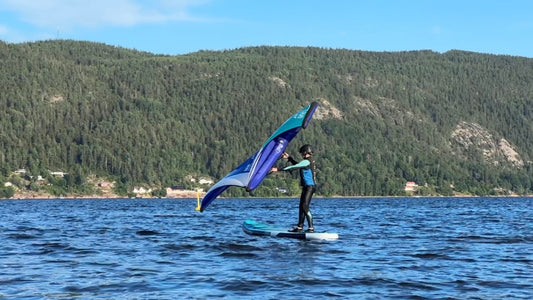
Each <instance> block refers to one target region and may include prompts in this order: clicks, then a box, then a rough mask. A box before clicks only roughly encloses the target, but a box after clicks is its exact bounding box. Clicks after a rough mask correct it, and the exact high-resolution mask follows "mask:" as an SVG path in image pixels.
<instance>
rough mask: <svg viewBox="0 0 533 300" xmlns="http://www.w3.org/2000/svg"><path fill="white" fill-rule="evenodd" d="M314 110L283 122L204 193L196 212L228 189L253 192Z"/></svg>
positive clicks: (314, 108) (300, 112) (203, 208)
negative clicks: (250, 154)
mask: <svg viewBox="0 0 533 300" xmlns="http://www.w3.org/2000/svg"><path fill="white" fill-rule="evenodd" d="M317 107H318V103H316V102H312V103H311V104H309V105H308V106H307V107H305V108H303V109H302V110H300V111H299V112H297V113H295V114H294V115H293V116H292V117H290V118H289V119H288V120H287V121H285V123H283V125H281V126H280V127H279V128H278V129H277V130H276V132H274V134H272V136H271V137H270V138H269V139H268V140H267V141H266V142H265V143H264V144H263V146H262V147H261V149H259V151H257V152H256V153H255V154H254V155H252V156H251V157H250V158H248V159H247V160H246V161H245V162H243V163H242V164H241V165H240V166H238V167H237V168H236V169H235V170H233V171H232V172H231V173H229V174H228V175H226V177H224V178H222V179H221V180H220V181H219V182H217V183H216V184H215V185H213V186H212V187H211V189H209V191H207V194H206V195H205V196H204V198H203V199H202V202H201V205H200V211H201V212H203V211H204V210H205V209H206V208H207V207H208V206H209V204H211V202H213V200H215V199H216V197H218V195H220V194H221V193H222V192H224V191H225V190H226V189H227V188H229V187H230V186H238V187H242V188H246V190H247V191H252V190H254V189H255V188H256V187H257V186H258V185H259V184H260V183H261V182H262V181H263V179H264V178H265V176H266V175H267V174H268V173H269V172H270V169H271V168H272V166H273V165H274V163H275V162H276V161H277V160H278V159H279V158H280V157H281V154H283V152H284V151H285V148H287V146H288V145H289V143H290V142H291V140H292V139H293V138H294V137H295V136H296V134H298V132H299V131H300V130H301V129H302V128H303V129H305V128H306V127H307V125H308V124H309V121H311V118H312V116H313V113H314V112H315V110H316V108H317Z"/></svg>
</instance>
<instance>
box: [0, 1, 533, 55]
mask: <svg viewBox="0 0 533 300" xmlns="http://www.w3.org/2000/svg"><path fill="white" fill-rule="evenodd" d="M57 38H60V39H73V40H81V41H93V42H101V43H105V44H109V45H114V46H120V47H125V48H131V49H137V50H141V51H148V52H152V53H156V54H170V55H175V54H186V53H190V52H195V51H198V50H227V49H235V48H240V47H247V46H261V45H268V46H315V47H323V48H342V49H352V50H369V51H405V50H426V49H430V50H434V51H437V52H446V51H448V50H451V49H459V50H466V51H474V52H480V53H491V54H505V55H514V56H524V57H530V58H533V1H530V0H506V1H501V0H498V1H492V0H482V1H481V0H461V1H457V0H441V1H432V0H425V1H424V0H403V1H402V0H389V1H385V0H367V1H362V0H0V40H3V41H6V42H9V43H19V42H27V41H37V40H49V39H57Z"/></svg>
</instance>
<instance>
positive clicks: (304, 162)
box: [281, 159, 311, 171]
mask: <svg viewBox="0 0 533 300" xmlns="http://www.w3.org/2000/svg"><path fill="white" fill-rule="evenodd" d="M295 163H296V162H295ZM309 165H311V162H310V161H309V160H307V159H304V160H302V161H300V162H299V163H296V164H294V165H292V166H288V167H285V168H283V169H281V171H290V170H294V169H301V168H305V167H309Z"/></svg>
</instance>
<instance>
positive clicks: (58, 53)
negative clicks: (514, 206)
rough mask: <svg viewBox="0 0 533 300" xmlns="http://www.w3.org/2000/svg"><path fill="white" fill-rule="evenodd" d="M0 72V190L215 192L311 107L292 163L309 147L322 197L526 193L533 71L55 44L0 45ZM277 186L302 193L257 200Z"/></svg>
mask: <svg viewBox="0 0 533 300" xmlns="http://www.w3.org/2000/svg"><path fill="white" fill-rule="evenodd" d="M0 72H1V76H0V81H1V84H0V126H1V132H0V151H1V152H0V183H1V184H2V187H0V189H4V190H5V189H6V187H4V183H6V182H11V183H13V181H17V180H14V179H13V176H14V175H13V172H14V171H15V170H19V169H26V170H27V174H26V175H25V177H26V178H25V180H19V181H18V183H17V182H15V186H16V187H17V188H24V187H25V188H29V189H34V190H39V189H48V190H50V191H51V192H52V193H53V194H56V195H64V194H69V193H81V194H83V193H91V192H93V190H92V187H91V186H90V184H88V182H87V180H88V178H91V177H94V176H96V177H98V178H106V179H108V180H114V181H116V183H117V187H116V189H117V191H118V192H120V193H123V194H125V193H127V192H128V191H131V189H132V188H133V186H136V185H140V186H146V187H154V188H164V187H169V186H174V185H182V186H186V187H195V186H194V185H195V183H192V182H191V181H190V178H196V179H198V178H203V177H206V178H212V179H213V180H215V181H216V180H218V179H220V178H222V177H223V176H224V175H225V174H226V173H228V172H229V171H231V170H232V169H233V168H234V167H236V166H237V165H238V164H240V163H241V162H242V161H243V160H244V159H246V158H248V156H249V155H250V154H252V153H253V152H255V151H256V150H257V149H258V148H259V147H260V146H261V144H262V143H263V141H264V140H265V139H266V138H268V136H269V135H270V134H271V133H272V131H273V130H275V129H276V128H277V127H278V126H279V125H281V123H283V122H284V121H285V119H287V118H288V117H289V116H291V115H292V114H293V113H294V112H296V111H297V110H299V109H301V108H302V107H304V106H305V105H307V104H309V103H310V102H311V101H317V102H319V103H321V104H322V105H321V107H320V109H319V111H318V112H317V114H316V116H315V118H314V120H313V121H312V122H311V123H310V126H309V127H308V128H307V129H306V130H304V131H303V132H302V133H301V134H300V135H299V136H298V137H297V138H296V139H295V141H294V142H293V143H292V144H291V145H290V146H289V151H290V152H293V153H294V154H296V152H297V151H296V149H297V148H298V147H299V145H300V144H302V143H304V142H305V143H310V144H312V145H313V146H314V149H315V156H316V160H317V165H318V168H319V172H318V175H317V176H318V181H319V182H320V186H319V192H318V193H319V194H320V195H325V196H330V195H344V196H362V195H403V194H404V193H405V191H404V186H405V183H406V182H407V181H414V182H416V184H418V186H419V188H418V190H417V191H416V192H415V193H418V194H434V195H436V194H440V195H452V194H455V193H467V194H475V195H492V194H508V193H511V192H512V193H518V194H530V193H532V190H533V172H532V170H531V158H532V157H533V139H532V133H533V59H530V58H522V57H510V56H496V55H487V54H478V53H471V52H464V51H450V52H446V53H443V54H440V53H436V52H431V51H414V52H395V53H386V52H365V51H353V50H334V49H321V48H299V47H250V48H242V49H236V50H231V51H221V52H211V51H201V52H196V53H191V54H188V55H179V56H163V55H153V54H150V53H145V52H139V51H135V50H128V49H123V48H117V47H112V46H108V45H104V44H98V43H91V42H77V41H69V40H54V41H45V42H36V43H24V44H8V43H3V42H0ZM50 171H61V172H66V173H68V175H67V176H65V177H64V178H63V179H61V180H60V179H57V178H54V177H53V176H51V175H50ZM39 176H44V177H45V178H47V179H48V181H47V182H49V183H50V184H51V185H48V184H47V185H46V186H43V185H42V184H38V182H37V178H38V177H39ZM280 186H284V187H289V189H290V192H291V193H297V192H298V189H297V181H296V175H295V174H294V175H293V176H291V175H288V174H287V175H281V176H279V175H277V174H276V175H275V176H269V177H268V178H267V179H266V180H265V182H264V184H263V185H262V186H261V187H260V188H258V189H257V190H256V195H259V196H266V195H268V196H275V195H279V194H278V191H277V190H276V187H280ZM204 188H207V186H206V187H204ZM242 193H243V191H242V190H240V189H230V190H228V192H226V194H224V195H228V196H229V195H238V196H240V195H243V194H242ZM0 198H1V197H0Z"/></svg>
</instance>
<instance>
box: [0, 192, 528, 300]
mask: <svg viewBox="0 0 533 300" xmlns="http://www.w3.org/2000/svg"><path fill="white" fill-rule="evenodd" d="M195 206H196V199H98V200H97V199H87V200H81V199H74V200H72V199H71V200H62V199H52V200H49V199H47V200H1V201H0V216H1V217H0V299H2V298H6V299H11V298H17V299H41V298H48V299H62V298H63V299H71V298H83V299H86V298H99V299H101V298H109V299H132V298H137V299H187V298H192V299H205V298H212V297H214V298H239V299H241V298H245V299H246V298H253V299H256V298H257V299H286V298H291V299H304V298H309V297H319V298H335V297H338V298H355V299H376V298H401V299H410V298H411V299H412V298H414V299H424V298H429V299H435V298H448V299H531V298H533V272H532V270H533V211H532V207H533V199H532V198H352V199H338V198H328V199H323V198H315V199H313V202H312V205H311V206H312V210H313V214H314V217H315V226H316V229H317V231H321V230H328V231H330V232H337V233H339V235H340V239H339V240H337V241H328V242H310V241H298V240H291V239H280V238H272V237H256V236H249V235H246V234H244V233H243V232H242V230H241V224H242V222H243V221H244V220H246V219H255V220H259V221H265V222H270V223H273V224H278V225H286V226H291V225H293V224H294V222H295V221H296V219H295V218H296V213H297V209H298V208H297V206H298V200H297V199H218V200H216V201H215V202H214V203H213V204H212V205H211V206H210V207H209V208H208V209H207V210H206V211H205V212H204V213H199V212H196V211H194V207H195Z"/></svg>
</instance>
